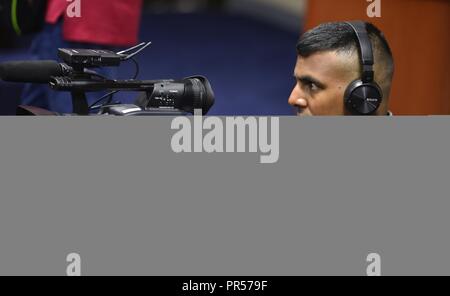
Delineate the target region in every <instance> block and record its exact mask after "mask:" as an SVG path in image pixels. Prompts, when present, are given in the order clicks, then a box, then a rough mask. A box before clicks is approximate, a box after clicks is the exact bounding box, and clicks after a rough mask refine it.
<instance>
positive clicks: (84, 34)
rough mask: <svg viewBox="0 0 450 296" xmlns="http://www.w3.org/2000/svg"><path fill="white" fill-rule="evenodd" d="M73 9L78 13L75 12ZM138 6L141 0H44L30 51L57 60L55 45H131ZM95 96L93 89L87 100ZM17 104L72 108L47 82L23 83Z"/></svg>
mask: <svg viewBox="0 0 450 296" xmlns="http://www.w3.org/2000/svg"><path fill="white" fill-rule="evenodd" d="M30 1H33V0H30ZM77 4H79V6H78V7H76V5H77ZM77 10H78V12H80V14H79V15H77V14H75V13H76V12H77ZM141 10H142V0H89V1H87V0H78V1H77V0H72V1H67V0H48V1H47V9H46V14H45V22H46V23H45V26H44V28H43V30H42V31H41V32H40V33H38V34H37V35H36V37H35V38H34V40H33V43H32V45H31V54H32V55H33V56H34V58H35V59H38V60H57V59H58V57H57V49H58V48H92V49H100V48H102V49H110V50H116V49H117V48H119V47H129V46H132V45H135V44H136V43H137V42H138V33H139V25H140V20H141ZM101 74H103V75H106V76H108V77H114V76H115V71H114V68H105V69H102V70H101ZM98 97H99V94H95V93H94V94H90V95H88V101H89V103H92V102H93V101H95V99H96V98H98ZM21 104H22V105H31V106H36V107H40V108H44V109H48V110H51V111H55V112H61V113H70V112H72V101H71V97H70V94H69V93H65V92H55V91H52V90H51V89H49V87H48V86H47V85H36V84H27V85H26V86H25V88H24V91H23V93H22V98H21Z"/></svg>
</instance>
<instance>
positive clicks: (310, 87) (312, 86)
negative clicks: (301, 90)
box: [305, 82, 319, 92]
mask: <svg viewBox="0 0 450 296" xmlns="http://www.w3.org/2000/svg"><path fill="white" fill-rule="evenodd" d="M305 87H306V89H308V90H309V91H312V92H315V91H318V90H319V87H318V86H317V85H316V84H315V83H314V82H308V83H306V84H305Z"/></svg>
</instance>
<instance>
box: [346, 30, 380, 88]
mask: <svg viewBox="0 0 450 296" xmlns="http://www.w3.org/2000/svg"><path fill="white" fill-rule="evenodd" d="M346 23H347V24H348V25H349V26H351V27H352V29H353V31H354V32H355V34H356V37H357V38H358V44H359V51H360V54H361V65H362V75H361V80H362V81H363V82H364V83H371V82H373V80H374V71H373V64H374V58H373V49H372V42H370V38H369V34H368V32H367V29H366V23H364V22H363V21H354V22H346Z"/></svg>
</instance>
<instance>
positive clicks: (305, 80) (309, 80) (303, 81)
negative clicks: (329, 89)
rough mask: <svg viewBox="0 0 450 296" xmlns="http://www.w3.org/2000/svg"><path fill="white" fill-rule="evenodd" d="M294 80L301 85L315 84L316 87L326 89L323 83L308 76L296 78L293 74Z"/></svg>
mask: <svg viewBox="0 0 450 296" xmlns="http://www.w3.org/2000/svg"><path fill="white" fill-rule="evenodd" d="M294 77H295V79H297V80H298V81H300V82H302V83H305V84H306V83H313V84H315V85H316V86H317V87H319V88H321V89H324V88H326V85H325V83H322V82H320V81H319V80H317V79H316V78H314V77H312V76H310V75H300V76H297V75H295V74H294Z"/></svg>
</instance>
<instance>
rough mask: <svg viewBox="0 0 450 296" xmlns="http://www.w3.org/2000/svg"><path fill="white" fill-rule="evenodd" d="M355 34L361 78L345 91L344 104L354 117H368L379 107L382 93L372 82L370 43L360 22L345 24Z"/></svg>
mask: <svg viewBox="0 0 450 296" xmlns="http://www.w3.org/2000/svg"><path fill="white" fill-rule="evenodd" d="M346 23H347V24H348V25H350V26H351V27H352V29H353V31H355V33H356V37H357V38H358V44H359V50H360V54H361V66H362V74H361V78H360V79H357V80H355V81H353V82H352V83H350V85H349V86H348V87H347V89H346V90H345V94H344V102H345V106H346V108H347V110H349V111H351V112H352V113H353V114H355V115H370V114H373V113H375V111H376V110H377V109H378V108H379V107H380V105H381V101H382V100H383V91H382V90H381V88H380V87H379V86H378V84H377V83H376V82H375V81H374V71H373V64H374V57H373V50H372V43H371V42H370V38H369V34H368V32H367V29H366V23H364V22H362V21H355V22H346Z"/></svg>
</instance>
